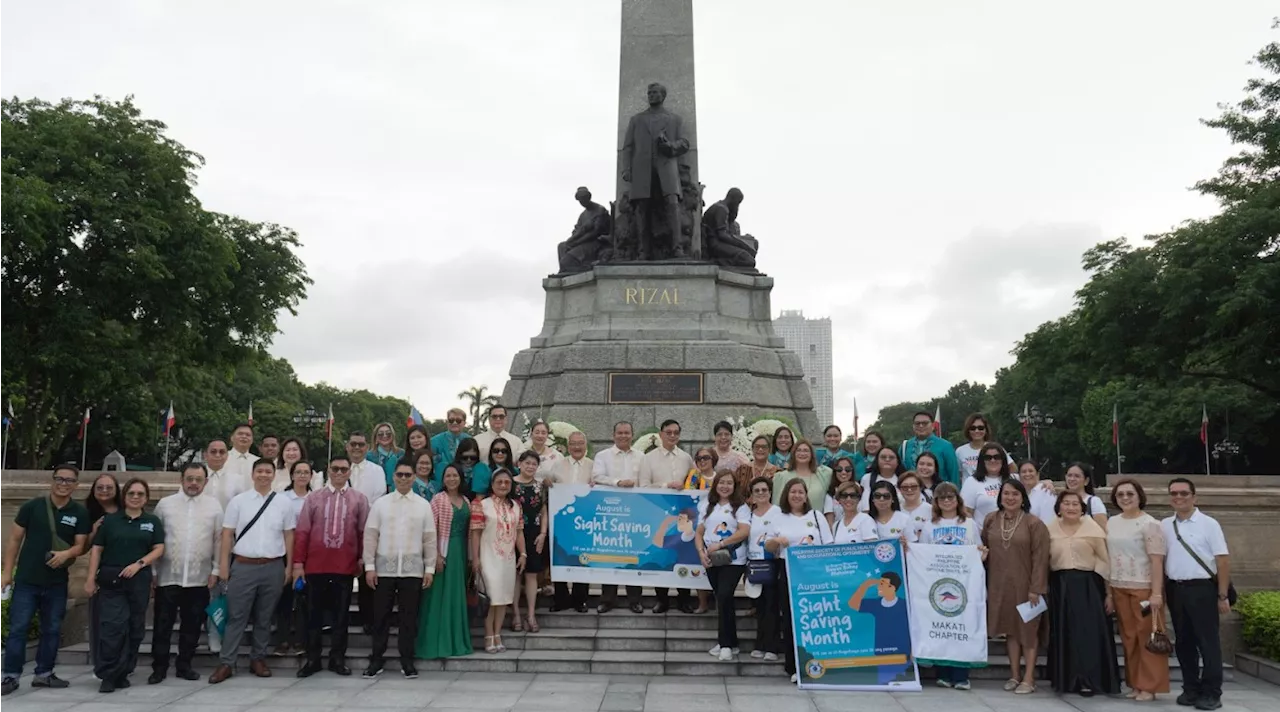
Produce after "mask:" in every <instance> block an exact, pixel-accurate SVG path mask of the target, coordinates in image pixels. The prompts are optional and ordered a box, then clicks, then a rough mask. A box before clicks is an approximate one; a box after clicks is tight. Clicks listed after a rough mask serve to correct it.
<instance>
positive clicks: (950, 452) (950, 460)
mask: <svg viewBox="0 0 1280 712" xmlns="http://www.w3.org/2000/svg"><path fill="white" fill-rule="evenodd" d="M926 450H927V451H929V452H932V453H933V454H934V455H937V456H938V470H939V471H938V481H939V482H950V483H951V484H953V485H955V486H956V487H959V486H960V463H959V462H958V461H957V460H956V449H955V447H954V446H952V445H951V443H950V441H948V440H945V439H943V438H940V437H938V436H937V435H930V436H929V438H928V439H927V440H923V441H922V440H918V439H916V438H910V439H907V440H903V441H902V446H901V447H900V448H898V458H899V459H900V460H902V466H903V467H904V468H906V469H908V470H914V469H915V467H916V458H917V457H919V456H920V453H922V452H924V451H926Z"/></svg>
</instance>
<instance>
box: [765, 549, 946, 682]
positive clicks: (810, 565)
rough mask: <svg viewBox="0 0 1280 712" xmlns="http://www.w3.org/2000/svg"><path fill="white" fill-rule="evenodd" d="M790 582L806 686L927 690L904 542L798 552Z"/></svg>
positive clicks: (790, 556)
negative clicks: (917, 652) (915, 640)
mask: <svg viewBox="0 0 1280 712" xmlns="http://www.w3.org/2000/svg"><path fill="white" fill-rule="evenodd" d="M787 578H788V585H789V587H790V593H791V625H792V632H793V635H794V639H795V656H796V671H797V673H798V674H799V680H800V687H801V688H812V689H834V690H919V689H920V677H919V674H918V671H917V670H916V664H915V658H914V657H913V655H912V651H911V625H910V620H909V619H910V616H909V615H908V607H909V604H908V601H909V596H908V592H907V579H906V571H905V567H904V565H903V557H902V544H901V542H899V541H898V540H897V539H884V540H881V541H869V542H861V543H856V544H828V545H825V546H798V547H794V548H792V549H790V550H789V551H788V552H787Z"/></svg>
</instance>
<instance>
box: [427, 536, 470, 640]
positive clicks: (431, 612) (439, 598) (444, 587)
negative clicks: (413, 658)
mask: <svg viewBox="0 0 1280 712" xmlns="http://www.w3.org/2000/svg"><path fill="white" fill-rule="evenodd" d="M453 516H454V521H455V522H457V521H458V519H459V518H460V517H459V515H458V512H457V511H455V512H454V514H453ZM469 516H470V515H469V514H467V515H465V516H462V517H461V520H462V521H463V522H464V523H465V522H469V521H470V519H469ZM466 533H467V532H466V529H463V531H462V533H461V535H459V534H458V533H456V532H455V533H453V534H451V535H450V537H449V552H448V558H447V559H446V564H445V567H444V572H443V573H441V574H440V575H439V576H437V577H436V580H435V582H434V583H432V585H431V588H429V589H427V590H426V591H424V592H423V594H422V612H421V614H420V615H419V616H418V641H417V646H416V653H417V656H418V657H419V658H421V659H424V660H429V659H432V658H452V657H457V656H459V655H470V654H471V653H472V649H471V623H470V621H469V620H468V619H467V548H466V547H467V537H466Z"/></svg>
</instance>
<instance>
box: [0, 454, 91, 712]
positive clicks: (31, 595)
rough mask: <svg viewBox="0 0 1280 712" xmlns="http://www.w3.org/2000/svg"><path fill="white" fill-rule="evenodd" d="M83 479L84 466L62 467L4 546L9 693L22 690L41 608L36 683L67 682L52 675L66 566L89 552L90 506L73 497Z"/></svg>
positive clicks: (22, 510) (6, 691)
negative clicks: (33, 624)
mask: <svg viewBox="0 0 1280 712" xmlns="http://www.w3.org/2000/svg"><path fill="white" fill-rule="evenodd" d="M79 482H80V471H79V470H77V469H76V468H75V467H74V466H72V465H58V466H57V467H56V468H54V470H53V480H52V481H51V483H50V487H49V494H48V495H46V496H43V497H36V498H35V499H32V500H29V501H27V502H26V503H25V504H23V505H22V507H20V508H19V509H18V514H17V516H16V517H14V520H13V529H12V530H11V531H10V534H9V542H8V545H7V546H6V547H5V549H4V574H3V587H4V588H5V589H8V588H9V586H10V585H12V586H13V598H12V599H11V600H10V601H9V636H8V637H7V638H5V641H4V686H3V694H5V695H8V694H10V693H12V692H15V691H16V690H17V689H18V678H20V677H22V667H23V665H25V664H26V661H27V631H28V630H30V628H31V621H32V619H33V618H34V617H35V616H36V613H37V612H39V620H40V645H39V647H38V648H37V649H36V674H35V677H34V678H32V680H31V686H32V687H49V688H63V687H66V686H67V684H68V683H67V681H66V680H63V679H62V678H60V677H58V676H57V675H54V674H53V665H54V662H55V661H56V660H57V657H58V643H59V640H60V638H61V635H62V616H63V614H65V613H66V610H67V569H68V568H69V567H70V566H71V564H73V563H75V560H76V557H77V556H79V555H80V554H82V553H84V549H85V545H86V543H87V541H88V539H89V510H87V509H85V506H84V505H83V504H81V503H79V502H77V501H75V500H73V499H72V498H71V495H72V493H73V492H75V491H76V487H77V486H78V485H79ZM15 565H16V566H17V571H15V570H14V567H15Z"/></svg>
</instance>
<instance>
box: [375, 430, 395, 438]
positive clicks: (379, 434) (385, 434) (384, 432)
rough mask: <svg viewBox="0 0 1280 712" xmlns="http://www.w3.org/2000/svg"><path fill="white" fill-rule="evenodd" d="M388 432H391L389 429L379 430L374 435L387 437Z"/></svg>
mask: <svg viewBox="0 0 1280 712" xmlns="http://www.w3.org/2000/svg"><path fill="white" fill-rule="evenodd" d="M390 434H391V431H390V430H379V431H378V432H376V433H374V435H376V436H378V437H380V438H384V437H387V436H388V435H390Z"/></svg>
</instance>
